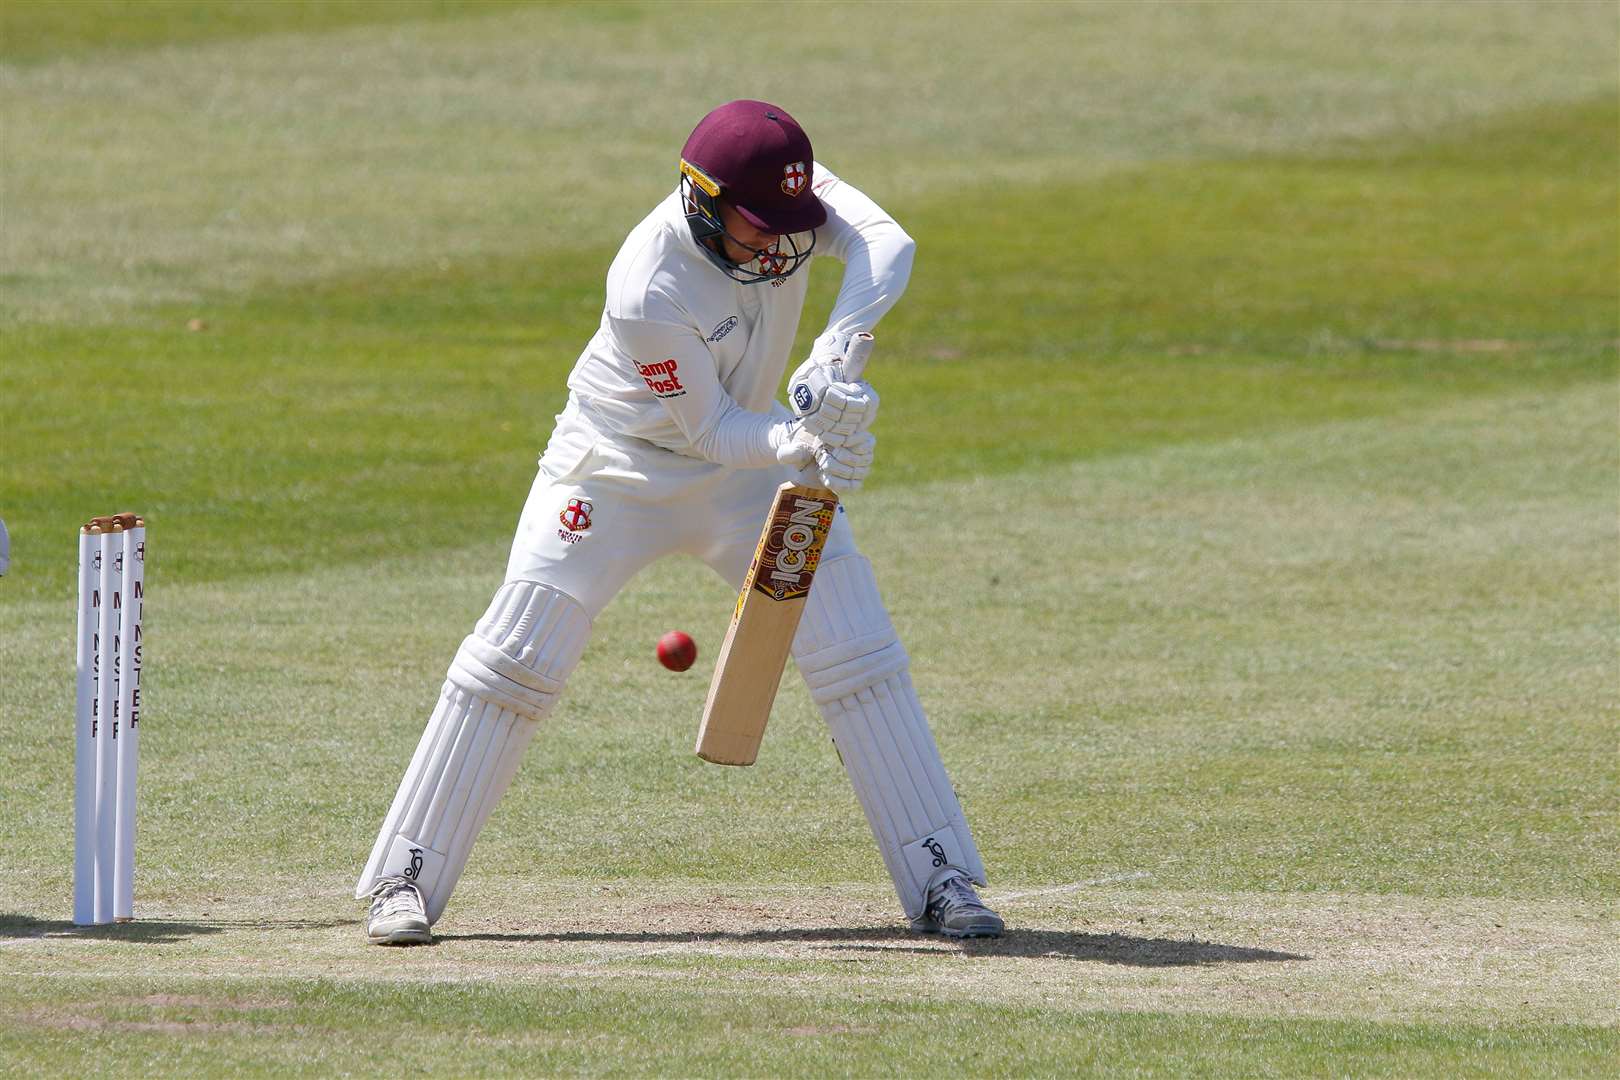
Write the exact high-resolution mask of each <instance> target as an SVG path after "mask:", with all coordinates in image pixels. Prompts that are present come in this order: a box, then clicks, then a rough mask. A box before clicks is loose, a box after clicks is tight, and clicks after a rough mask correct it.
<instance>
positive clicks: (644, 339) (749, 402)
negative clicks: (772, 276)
mask: <svg viewBox="0 0 1620 1080" xmlns="http://www.w3.org/2000/svg"><path fill="white" fill-rule="evenodd" d="M815 178H816V179H815V188H814V190H815V192H816V195H817V196H818V197H820V199H821V201H822V203H823V204H825V205H826V207H827V222H826V224H824V225H823V226H821V227H820V228H819V229H817V230H815V232H816V237H815V239H816V246H815V251H814V254H813V255H812V256H811V261H812V262H814V261H817V260H819V258H820V257H821V256H824V255H826V256H831V257H832V258H834V259H837V260H839V261H840V262H842V263H843V264H844V280H843V285H842V286H841V288H840V289H839V292H838V299H837V301H836V302H835V303H834V305H833V310H832V314H831V315H830V316H829V318H828V320H827V328H826V331H825V332H824V335H823V336H824V337H825V338H827V340H828V341H830V342H834V343H836V345H835V347H837V346H838V345H841V344H842V343H843V341H845V340H847V337H848V335H850V334H853V333H855V332H857V331H861V330H872V329H873V328H874V327H875V326H876V325H877V322H878V320H879V319H881V318H882V317H883V315H884V313H885V312H887V311H888V310H889V308H891V307H892V306H894V303H895V301H896V300H898V299H899V298H900V294H901V293H903V292H904V291H905V288H906V283H907V281H908V280H909V279H910V277H911V260H912V250H913V248H914V246H915V245H914V244H913V242H912V239H911V237H909V236H907V235H906V233H905V230H903V229H901V228H900V226H899V225H898V224H896V223H895V221H894V219H893V218H891V217H890V216H889V215H888V214H886V213H884V211H883V209H882V208H881V207H879V206H878V205H877V204H876V203H875V202H873V201H872V200H871V199H869V198H867V197H866V196H865V195H864V194H862V193H861V192H860V191H858V190H857V189H855V188H854V187H852V186H850V185H849V184H847V183H844V182H843V181H842V180H840V179H838V177H836V176H834V175H833V174H832V173H831V172H829V171H828V170H827V169H826V168H825V167H824V166H823V165H822V164H821V163H820V162H817V163H816V165H815ZM796 239H797V240H798V241H799V246H800V248H801V249H802V248H803V247H804V245H805V244H806V243H807V242H808V240H809V234H801V235H800V236H798V237H797V238H796ZM783 246H784V247H786V246H787V245H786V243H785V239H784V243H783ZM809 275H810V267H809V266H808V265H806V266H803V267H801V268H800V269H799V271H798V272H797V273H795V274H793V275H792V276H791V277H788V278H783V279H779V280H775V281H765V282H760V283H759V284H755V285H744V284H742V283H741V282H737V281H733V280H732V279H731V278H729V277H727V276H726V275H725V274H724V273H722V272H721V271H720V269H719V268H718V267H716V266H715V265H714V264H713V263H711V262H710V261H709V260H708V257H707V256H705V255H704V253H703V251H702V250H701V249H700V248H699V247H698V244H697V241H696V240H694V239H693V238H692V231H691V228H690V227H689V226H688V225H687V223H686V218H685V215H684V214H683V212H682V202H681V195H680V192H679V190H678V189H677V190H676V191H675V192H674V193H672V194H671V195H670V196H669V198H667V199H665V200H664V201H663V202H661V203H659V204H658V206H657V207H656V208H655V209H654V210H653V212H652V213H650V214H648V215H647V217H646V218H645V219H644V220H643V221H642V222H641V224H639V225H637V226H636V227H635V229H633V230H632V231H631V233H630V235H629V237H627V238H626V239H625V242H624V246H623V247H621V248H620V249H619V254H618V256H617V257H616V258H615V259H614V260H613V265H612V267H611V268H609V270H608V276H607V303H606V304H605V306H604V308H603V311H602V324H601V326H600V328H599V329H598V330H597V331H596V333H595V335H593V336H592V338H591V340H590V342H589V343H588V344H587V345H586V346H585V351H584V352H583V353H581V354H580V357H579V361H578V362H577V363H576V364H575V365H574V370H573V372H572V374H570V375H569V377H568V388H569V403H568V408H567V409H566V410H565V411H564V412H563V414H562V415H561V416H559V417H558V418H557V420H558V430H557V431H556V432H555V433H554V435H553V440H552V445H553V448H558V447H559V446H561V445H566V444H568V443H573V444H575V445H580V444H582V443H585V442H594V441H596V440H598V439H607V440H610V441H618V440H640V441H642V442H644V443H651V444H652V445H654V446H657V447H660V448H662V449H664V450H668V451H671V452H673V453H676V454H680V455H683V456H685V457H689V458H697V459H699V460H702V461H709V462H714V463H717V464H720V465H726V466H730V467H733V468H759V467H764V466H768V465H774V464H775V463H776V455H775V451H774V450H773V449H772V447H771V445H770V442H769V436H768V431H769V429H770V427H771V425H772V424H773V423H776V422H777V421H779V420H780V419H782V418H784V417H786V416H788V415H789V414H788V413H787V412H786V410H785V408H784V407H783V406H781V405H777V404H775V402H774V399H775V397H776V389H777V387H778V386H780V385H781V382H782V376H783V374H784V373H785V372H786V370H787V362H788V354H789V350H790V349H791V348H792V347H793V339H794V335H795V334H796V333H797V332H798V328H799V316H800V314H801V313H802V312H803V310H804V299H805V293H806V290H807V289H808V287H809ZM773 412H774V415H773Z"/></svg>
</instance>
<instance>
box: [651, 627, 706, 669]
mask: <svg viewBox="0 0 1620 1080" xmlns="http://www.w3.org/2000/svg"><path fill="white" fill-rule="evenodd" d="M696 661H697V642H695V641H693V640H692V635H691V634H688V633H685V632H683V631H680V630H671V631H670V632H669V633H667V634H665V635H664V636H663V637H661V638H659V639H658V662H659V663H660V664H663V665H664V666H665V667H667V668H669V670H671V671H685V670H686V669H687V668H689V667H691V666H692V664H693V663H695V662H696Z"/></svg>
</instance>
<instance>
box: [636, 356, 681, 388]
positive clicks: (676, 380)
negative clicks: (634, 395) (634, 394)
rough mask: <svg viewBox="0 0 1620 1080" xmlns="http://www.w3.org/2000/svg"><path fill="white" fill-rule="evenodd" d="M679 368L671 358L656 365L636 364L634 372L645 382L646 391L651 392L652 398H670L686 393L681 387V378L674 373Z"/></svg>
mask: <svg viewBox="0 0 1620 1080" xmlns="http://www.w3.org/2000/svg"><path fill="white" fill-rule="evenodd" d="M679 366H680V365H679V364H677V363H676V362H675V358H674V357H673V356H672V357H670V358H669V359H668V360H660V361H659V362H658V363H656V364H639V363H638V364H637V365H636V370H637V371H638V372H640V373H641V377H642V378H643V379H645V380H646V381H647V389H648V390H651V391H652V392H653V396H654V397H659V398H672V397H680V396H681V395H682V394H684V393H686V387H684V386H682V385H681V377H680V375H678V374H677V373H676V369H677V368H678V367H679Z"/></svg>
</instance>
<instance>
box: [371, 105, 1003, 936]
mask: <svg viewBox="0 0 1620 1080" xmlns="http://www.w3.org/2000/svg"><path fill="white" fill-rule="evenodd" d="M913 248H914V244H913V241H912V239H911V237H909V236H908V235H906V233H905V231H904V230H903V229H901V228H900V226H899V225H897V224H896V223H895V221H894V219H893V218H891V217H890V216H889V215H888V214H886V213H884V211H883V209H882V208H881V207H879V206H878V205H877V204H876V203H875V202H873V201H872V200H871V199H869V198H868V197H867V196H866V195H865V194H863V193H862V192H860V191H858V190H856V189H855V188H854V187H853V186H851V185H850V184H848V183H846V182H844V181H843V180H841V179H839V178H838V177H837V176H835V175H833V174H832V173H831V172H830V171H828V170H827V169H826V168H825V167H824V166H822V165H821V163H820V162H817V161H816V160H815V159H814V156H813V154H812V152H811V149H810V139H809V137H808V136H806V135H805V133H804V131H803V129H802V128H800V127H799V125H798V124H797V123H796V122H795V121H794V119H793V118H792V117H791V116H789V115H788V114H787V112H786V111H785V110H783V109H781V108H779V107H777V106H775V105H771V104H768V103H766V102H763V101H733V102H730V103H729V104H726V105H722V106H720V107H719V108H718V109H715V110H714V111H713V112H711V113H709V114H708V115H707V116H705V117H704V118H703V120H702V121H701V122H700V123H699V124H698V125H697V127H696V128H695V129H694V130H693V131H692V134H691V137H690V138H688V139H687V141H686V146H685V148H684V149H683V150H682V151H681V161H680V174H679V182H678V185H677V187H676V189H675V190H674V191H672V192H671V193H670V195H669V196H668V197H667V198H666V199H664V200H663V201H662V202H661V203H659V204H658V206H657V207H655V208H654V209H653V211H652V213H650V214H648V215H647V217H646V218H645V219H644V220H643V221H642V222H641V224H639V225H637V226H636V227H635V228H634V229H633V230H632V231H631V232H630V235H629V237H628V238H627V239H626V240H625V242H624V245H623V247H621V248H620V249H619V253H618V256H617V257H616V258H615V259H614V260H613V265H612V266H611V267H610V268H609V270H608V275H607V302H606V304H605V305H604V306H603V310H602V322H601V326H600V327H599V328H598V330H597V331H596V333H595V335H594V336H593V337H592V338H591V340H590V342H589V343H588V344H587V345H586V346H585V350H584V352H583V353H581V354H580V357H579V360H578V362H577V363H576V364H575V365H574V369H573V372H572V374H571V375H570V376H569V378H568V390H569V394H568V402H567V405H566V406H565V407H564V409H563V411H562V413H561V414H560V415H559V416H558V417H557V425H556V428H555V429H554V430H553V431H552V434H551V439H550V441H549V443H548V444H547V446H546V449H545V453H544V454H543V455H542V456H541V458H540V465H539V471H538V474H537V475H536V477H535V480H534V486H533V488H532V489H531V490H530V492H529V497H528V501H527V502H526V503H525V504H524V507H523V513H522V516H521V518H520V519H519V521H518V527H517V535H516V536H515V537H514V538H513V541H512V553H511V556H510V558H509V559H508V561H507V565H506V579H505V583H504V584H502V585H501V587H500V588H499V589H498V590H497V591H496V593H495V598H494V600H493V601H492V602H491V603H490V606H489V610H488V611H487V612H486V613H485V614H484V617H483V618H482V619H480V620H479V621H478V623H477V625H476V626H475V627H474V629H473V632H472V633H471V634H469V635H468V636H467V638H466V639H465V640H464V641H463V642H462V643H461V647H460V648H459V649H458V650H457V652H456V655H455V658H454V660H452V661H451V663H450V670H449V673H448V675H447V676H446V677H445V682H444V687H443V689H442V690H441V692H440V694H439V700H438V705H437V707H436V708H435V709H434V711H433V715H432V716H431V718H430V719H429V720H428V723H427V730H426V731H424V732H423V733H422V739H421V741H420V743H418V745H417V747H416V753H415V755H414V756H413V757H412V758H411V762H410V765H409V766H408V767H407V769H406V771H405V777H404V780H403V781H402V782H401V784H400V787H399V793H398V794H397V795H396V796H395V797H394V802H393V805H392V806H391V807H390V808H389V810H388V815H387V817H386V818H384V820H383V824H382V830H381V832H379V833H378V835H377V842H376V844H375V845H374V846H373V847H372V849H371V857H370V859H368V860H367V862H366V866H365V870H364V871H363V872H362V873H361V875H360V880H359V883H358V884H357V885H356V887H355V896H356V897H357V898H362V897H367V896H369V897H370V898H371V900H372V904H371V912H370V916H369V918H368V919H367V925H366V933H367V936H368V938H369V939H370V940H371V941H373V942H377V943H379V944H394V945H401V944H412V943H418V942H426V941H430V940H432V932H431V927H432V926H433V924H434V923H435V922H437V921H438V919H439V917H440V916H441V915H442V914H443V913H444V909H445V904H446V903H447V902H448V901H449V899H450V894H451V892H452V891H453V890H454V889H455V886H456V881H457V879H458V878H460V876H461V872H462V869H463V868H464V867H465V866H466V864H467V857H468V855H469V854H470V853H471V851H472V847H473V842H474V841H475V840H476V839H477V838H478V833H479V830H480V829H481V828H483V825H484V822H485V821H486V820H487V819H488V818H489V814H490V812H491V811H492V810H493V809H494V808H495V804H496V803H497V802H498V801H499V800H500V798H501V795H502V794H504V793H505V791H506V789H507V786H508V785H509V784H510V783H511V781H512V777H513V774H514V773H515V772H516V771H517V767H518V762H519V759H520V758H521V757H522V754H523V751H524V749H525V747H527V746H528V744H529V740H530V739H531V738H533V736H534V734H535V732H536V731H538V730H539V729H540V726H541V723H542V721H543V720H544V719H545V717H546V714H547V713H549V712H550V711H551V710H552V708H553V707H554V706H555V704H556V701H557V698H558V696H559V695H560V694H561V693H562V689H563V686H564V684H565V683H566V682H567V680H568V675H569V673H570V672H571V671H573V669H574V666H575V664H577V663H578V661H579V658H580V654H581V653H582V652H583V651H584V649H585V643H586V641H587V639H588V638H589V637H590V632H591V623H592V620H593V619H594V618H595V617H596V615H597V614H598V613H599V612H600V611H601V610H602V609H603V608H604V607H605V606H606V605H607V603H608V601H610V600H611V599H613V597H614V595H615V594H616V593H618V591H619V590H620V588H622V587H623V586H624V584H625V582H627V581H629V580H630V578H631V577H632V576H633V575H635V574H636V572H637V571H639V570H641V569H642V568H643V567H644V566H646V565H647V564H648V563H650V562H652V561H653V560H655V559H658V558H661V557H663V556H665V555H672V554H676V553H680V552H684V553H686V554H689V555H693V556H696V557H697V558H699V559H701V560H703V561H704V562H706V563H708V565H710V566H711V567H713V568H714V569H715V571H716V572H718V573H719V574H720V575H721V576H722V577H723V578H725V580H726V581H728V582H730V583H731V585H732V586H733V587H735V588H740V587H741V585H742V581H743V578H744V576H745V575H746V573H747V571H748V566H749V561H750V559H751V558H752V556H753V553H754V546H755V543H756V541H757V540H758V537H759V529H760V523H761V521H762V520H763V516H764V514H765V511H766V510H767V509H768V508H769V507H770V505H771V502H772V499H773V497H774V496H775V493H776V488H777V485H779V484H780V483H782V482H783V481H784V480H788V479H790V478H792V477H793V476H794V474H795V473H797V472H798V470H800V469H801V468H813V470H814V472H816V473H819V478H818V482H819V483H820V484H821V485H822V486H825V487H827V488H830V489H832V490H833V491H837V492H847V491H853V490H855V489H856V488H858V487H860V485H861V482H862V481H863V480H864V479H865V477H866V474H867V472H868V470H870V469H871V467H872V451H873V446H874V439H873V436H872V434H871V430H870V429H871V424H872V421H873V419H874V417H875V416H876V414H877V408H878V396H877V393H876V391H874V390H873V389H872V387H871V385H870V384H869V383H866V382H864V381H860V382H846V381H844V380H843V377H842V375H843V373H842V368H841V358H842V356H843V353H844V347H845V345H846V344H847V343H848V341H849V339H850V338H851V337H852V336H853V335H854V334H856V333H858V332H862V331H871V330H872V329H874V328H875V327H876V326H877V323H878V320H879V319H881V318H882V317H883V315H884V314H885V313H886V312H887V311H888V310H889V308H891V307H892V306H893V305H894V303H895V301H897V300H899V299H900V295H901V294H902V293H903V292H904V291H905V288H906V283H907V280H908V279H909V278H910V275H911V261H912V251H913ZM823 255H825V256H828V257H830V258H833V259H836V260H838V261H839V262H841V263H843V264H844V276H843V283H842V285H841V287H840V289H839V291H838V298H837V301H836V303H835V304H834V305H833V309H832V314H831V316H830V317H829V319H828V322H827V327H826V329H825V331H824V332H823V333H822V334H821V335H820V336H819V337H817V338H816V340H815V344H814V346H813V347H812V349H811V352H810V356H809V358H808V359H806V360H805V361H804V363H802V364H801V365H799V368H798V370H797V371H796V372H795V373H794V377H793V380H792V382H793V385H794V386H795V388H796V389H795V394H794V398H795V400H794V407H793V409H791V410H789V409H788V408H786V407H785V406H783V405H780V404H778V403H776V401H775V400H774V398H775V394H776V388H777V386H779V385H780V384H781V380H782V373H783V371H784V370H785V369H786V367H787V361H788V358H789V350H790V349H791V348H792V346H793V340H794V335H795V333H796V332H797V330H798V326H799V317H800V314H801V313H802V311H803V308H804V301H805V294H806V290H807V288H808V278H809V275H808V274H806V273H803V271H804V270H805V268H806V267H807V266H808V265H809V264H810V261H811V259H812V258H815V257H819V256H823ZM801 384H802V385H803V387H805V388H807V390H800V389H798V388H799V387H800V385H801ZM792 651H793V657H794V660H795V662H796V663H797V665H798V668H799V671H800V672H801V673H802V674H803V676H804V679H805V682H806V683H807V684H808V686H809V688H810V695H811V697H812V699H813V700H814V701H815V703H816V705H817V707H818V708H819V709H820V712H821V715H822V717H823V718H824V719H825V721H826V723H827V728H828V731H829V732H830V733H831V735H832V739H833V743H834V744H835V745H836V747H837V750H838V755H839V757H840V758H841V759H842V761H843V764H844V768H845V770H846V771H847V772H848V774H849V779H850V782H851V783H852V784H853V785H854V787H855V795H856V797H857V798H858V799H859V801H860V804H861V807H862V809H863V810H864V811H865V812H866V820H867V822H868V824H869V825H870V826H871V828H872V834H873V836H874V837H875V838H876V840H877V844H878V849H879V850H880V851H881V852H882V855H883V861H884V864H885V866H886V867H887V868H888V871H889V876H890V877H891V878H892V879H893V881H894V888H895V891H896V892H897V893H898V894H899V899H900V906H901V908H902V909H903V910H904V912H905V914H906V916H907V918H909V919H910V920H911V926H912V927H913V928H914V929H916V930H918V931H921V932H925V933H944V934H948V935H951V936H953V937H995V936H997V935H999V934H1000V933H1001V932H1002V929H1003V924H1002V920H1001V918H1000V917H999V916H998V915H997V914H996V913H995V912H993V911H991V910H990V909H989V908H988V907H986V906H985V905H984V903H983V902H982V901H981V900H980V898H979V895H978V893H977V892H976V891H975V890H974V888H973V885H974V883H978V884H980V885H983V884H984V882H985V875H984V865H983V863H982V862H981V861H980V858H979V852H978V849H977V848H976V847H975V845H974V842H973V836H972V834H971V833H970V832H969V830H968V826H967V821H966V820H965V819H964V817H963V814H962V808H961V805H960V804H959V803H958V802H957V798H956V793H955V791H954V790H953V789H952V787H951V782H950V780H949V778H948V777H947V776H946V773H945V767H944V765H943V764H942V763H941V761H940V756H939V749H938V747H937V746H936V745H935V742H934V737H933V733H932V732H931V731H930V730H929V726H928V720H927V717H926V716H925V715H924V713H923V709H922V705H921V703H920V702H919V701H918V698H917V692H916V691H915V690H914V689H913V688H912V684H911V676H910V670H909V661H908V659H907V656H906V651H905V649H904V648H903V647H902V646H901V644H900V641H899V638H898V637H896V635H895V631H894V627H893V625H892V624H891V623H890V621H889V616H888V613H887V612H886V611H885V610H884V607H883V602H882V599H881V598H880V597H879V595H878V589H877V582H876V581H875V579H874V578H873V575H872V567H871V564H870V563H868V562H867V560H866V559H865V558H864V557H863V556H862V555H861V553H860V551H859V549H858V548H857V547H856V544H855V538H854V535H853V534H852V533H851V531H850V527H849V523H848V521H847V520H846V517H845V515H844V513H843V512H842V509H841V508H840V511H839V513H838V514H837V516H836V517H835V518H834V520H833V524H832V527H831V530H830V532H829V535H828V538H827V543H826V548H825V550H824V552H823V554H822V562H821V565H820V568H819V569H818V571H817V574H816V578H815V584H814V586H813V587H812V588H811V591H810V595H809V599H808V600H807V602H806V606H805V610H804V615H803V618H802V621H801V622H800V624H799V628H798V633H797V636H796V637H795V639H794V642H793V650H792Z"/></svg>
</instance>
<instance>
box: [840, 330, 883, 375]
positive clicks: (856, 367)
mask: <svg viewBox="0 0 1620 1080" xmlns="http://www.w3.org/2000/svg"><path fill="white" fill-rule="evenodd" d="M876 344H877V339H876V338H874V337H873V336H872V335H871V334H870V333H868V332H867V331H865V330H862V331H861V332H860V333H858V334H855V335H854V336H853V337H851V338H850V339H849V344H848V345H846V346H844V381H845V382H860V381H861V375H862V374H864V373H865V371H866V361H867V359H868V358H869V357H870V356H871V355H872V346H873V345H876Z"/></svg>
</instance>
